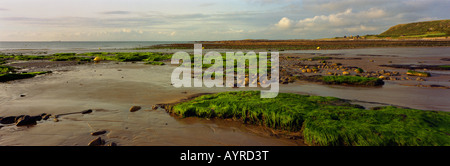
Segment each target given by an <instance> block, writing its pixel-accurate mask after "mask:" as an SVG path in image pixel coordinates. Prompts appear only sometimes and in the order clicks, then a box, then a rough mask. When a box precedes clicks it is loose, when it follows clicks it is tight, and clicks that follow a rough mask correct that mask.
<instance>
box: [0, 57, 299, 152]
mask: <svg viewBox="0 0 450 166" xmlns="http://www.w3.org/2000/svg"><path fill="white" fill-rule="evenodd" d="M174 68H175V67H173V66H151V65H144V64H133V63H119V64H116V63H115V62H111V63H100V64H87V65H78V66H66V67H62V68H60V69H59V70H61V72H58V71H56V72H53V73H52V74H49V75H45V76H40V77H36V78H32V79H24V80H17V81H13V82H9V83H6V84H1V85H0V87H1V88H0V91H1V93H0V94H1V95H0V102H1V103H0V105H1V108H0V109H1V114H2V116H18V115H22V114H27V115H38V114H41V113H50V114H52V115H55V114H64V113H71V112H78V111H82V110H86V109H93V110H94V111H93V112H92V113H90V114H72V115H65V116H61V117H60V118H58V120H59V121H58V122H54V121H52V120H47V121H39V122H38V124H37V125H35V126H30V127H17V126H15V125H4V124H3V125H2V126H3V127H2V128H1V129H0V145H81V146H85V145H87V144H88V143H89V142H90V141H91V140H92V139H94V138H96V137H95V136H91V135H90V133H91V132H95V131H98V130H106V131H107V133H106V134H103V135H101V137H102V139H104V140H105V141H106V143H107V144H108V143H110V142H114V143H116V144H118V145H119V146H120V145H131V146H134V145H140V146H145V145H250V146H259V145H261V146H262V145H264V146H266V145H276V146H293V145H302V143H301V142H299V141H295V140H289V139H285V138H276V137H273V136H270V133H268V132H264V131H263V130H262V129H258V128H255V126H248V125H244V124H241V123H239V122H233V121H225V120H219V119H213V120H206V119H199V118H184V119H180V118H176V117H172V116H170V115H169V114H167V113H166V112H165V111H164V110H163V109H161V108H159V109H157V110H152V105H156V104H159V103H168V102H174V101H177V100H180V99H182V98H185V97H187V96H189V95H192V94H195V93H198V92H200V89H195V88H194V89H192V88H179V89H178V88H173V87H172V86H171V85H170V74H171V72H172V71H173V69H174ZM224 90H233V89H232V88H229V89H206V91H207V92H218V91H224ZM201 91H205V90H204V89H201ZM184 92H186V93H184ZM20 95H25V96H24V97H20ZM133 105H139V106H141V107H142V109H141V110H139V111H136V112H130V111H129V108H130V107H131V106H133Z"/></svg>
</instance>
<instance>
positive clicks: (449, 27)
mask: <svg viewBox="0 0 450 166" xmlns="http://www.w3.org/2000/svg"><path fill="white" fill-rule="evenodd" d="M445 36H450V20H437V21H425V22H415V23H408V24H399V25H396V26H393V27H391V28H389V29H388V30H387V31H385V32H383V33H381V34H380V35H378V37H415V38H422V37H445Z"/></svg>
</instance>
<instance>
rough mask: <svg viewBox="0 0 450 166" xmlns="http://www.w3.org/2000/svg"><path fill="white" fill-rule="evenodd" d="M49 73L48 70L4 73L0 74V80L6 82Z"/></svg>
mask: <svg viewBox="0 0 450 166" xmlns="http://www.w3.org/2000/svg"><path fill="white" fill-rule="evenodd" d="M47 73H51V72H50V71H42V72H30V73H4V74H0V82H7V81H12V80H18V79H25V78H31V77H34V76H37V75H41V74H47Z"/></svg>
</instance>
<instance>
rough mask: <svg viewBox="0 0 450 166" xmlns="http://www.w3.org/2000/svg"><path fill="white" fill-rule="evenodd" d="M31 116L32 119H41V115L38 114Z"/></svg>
mask: <svg viewBox="0 0 450 166" xmlns="http://www.w3.org/2000/svg"><path fill="white" fill-rule="evenodd" d="M31 118H32V119H34V120H35V121H40V120H42V116H40V115H37V116H32V117H31Z"/></svg>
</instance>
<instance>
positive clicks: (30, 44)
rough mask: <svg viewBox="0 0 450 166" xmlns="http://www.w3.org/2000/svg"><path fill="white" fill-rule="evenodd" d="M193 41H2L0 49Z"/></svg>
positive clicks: (117, 46) (136, 45) (112, 46)
mask: <svg viewBox="0 0 450 166" xmlns="http://www.w3.org/2000/svg"><path fill="white" fill-rule="evenodd" d="M187 42H192V41H0V50H8V49H130V48H141V47H147V46H153V45H159V44H175V43H187Z"/></svg>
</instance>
